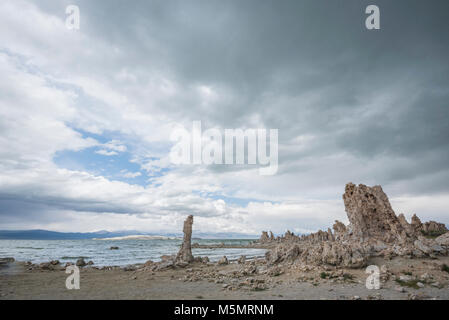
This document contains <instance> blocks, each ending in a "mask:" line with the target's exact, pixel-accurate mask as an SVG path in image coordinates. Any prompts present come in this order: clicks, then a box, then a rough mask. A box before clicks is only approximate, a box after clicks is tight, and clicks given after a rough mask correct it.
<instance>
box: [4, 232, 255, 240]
mask: <svg viewBox="0 0 449 320" xmlns="http://www.w3.org/2000/svg"><path fill="white" fill-rule="evenodd" d="M133 235H141V236H153V237H155V236H161V237H167V238H177V237H182V234H181V233H149V232H140V231H136V230H132V231H97V232H57V231H48V230H0V240H83V239H94V238H96V239H101V238H117V237H128V236H133ZM193 238H197V239H198V238H200V239H256V238H258V236H256V235H248V234H241V233H237V232H229V233H227V232H220V233H207V232H197V233H195V232H194V234H193Z"/></svg>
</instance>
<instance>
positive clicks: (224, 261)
mask: <svg viewBox="0 0 449 320" xmlns="http://www.w3.org/2000/svg"><path fill="white" fill-rule="evenodd" d="M217 264H219V265H225V264H229V261H228V258H227V257H226V256H223V258H221V259H220V260H218V262H217Z"/></svg>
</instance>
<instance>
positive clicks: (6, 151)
mask: <svg viewBox="0 0 449 320" xmlns="http://www.w3.org/2000/svg"><path fill="white" fill-rule="evenodd" d="M370 4H375V5H377V6H378V7H379V9H380V30H367V29H366V27H365V19H366V18H367V14H365V9H366V7H367V6H368V5H370ZM68 5H77V6H78V7H79V10H80V28H79V30H73V29H72V30H71V29H68V28H67V27H66V18H67V14H66V7H67V6H68ZM448 21H449V3H448V2H447V1H446V0H441V1H439V0H435V1H431V2H428V1H412V0H395V1H385V0H370V1H365V0H345V1H330V0H326V1H325V0H292V1H290V0H282V1H266V0H246V1H240V0H226V1H222V0H207V1H206V0H187V1H186V0H182V1H181V0H170V1H166V0H163V1H162V0H150V1H143V0H134V1H131V2H129V1H123V0H108V1H106V0H95V1H92V0H70V1H66V0H63V1H60V0H58V1H56V0H39V1H31V0H29V1H25V0H2V1H1V2H0V75H1V76H0V229H46V230H53V231H66V232H67V231H76V232H90V231H98V230H109V231H117V230H138V231H145V232H155V233H161V234H162V233H164V232H166V233H168V232H179V231H180V230H182V222H183V220H184V219H185V217H186V216H187V215H189V214H193V215H194V216H195V222H194V231H195V230H196V231H200V232H211V233H213V232H238V233H245V234H260V232H261V231H262V230H272V231H273V232H274V233H275V234H281V233H284V232H285V231H286V230H291V231H293V232H295V233H307V232H313V231H316V230H318V229H323V228H324V229H327V227H329V226H331V225H332V224H333V222H334V221H335V220H337V219H338V220H340V221H343V222H345V223H347V222H348V221H347V218H346V214H345V210H344V205H343V201H342V198H341V196H342V194H343V192H344V187H345V184H346V183H348V182H353V183H356V184H359V183H363V184H366V185H381V186H382V187H383V190H384V191H385V192H386V193H387V195H388V196H389V198H390V201H391V203H392V206H393V208H394V210H395V211H396V213H397V214H399V213H404V214H405V215H406V217H408V218H410V217H411V215H412V214H414V213H416V214H417V215H418V216H420V217H421V219H422V220H424V221H427V220H436V221H439V222H444V223H446V224H449V211H448V207H449V161H448V159H449V105H448V101H449V59H448V57H449V41H448V40H447V39H448V35H449V24H448ZM193 121H201V123H202V126H203V127H204V128H217V129H218V130H224V129H227V128H242V129H248V128H265V129H278V132H279V143H278V145H279V152H278V159H279V167H278V171H277V173H276V174H274V175H270V176H264V175H260V174H259V171H258V167H257V166H254V165H204V164H199V165H174V164H173V163H171V161H170V157H169V154H170V150H171V149H172V148H173V145H174V142H173V141H171V140H170V135H171V133H172V132H173V130H174V128H176V127H177V126H180V125H181V126H184V127H186V128H191V126H192V123H193Z"/></svg>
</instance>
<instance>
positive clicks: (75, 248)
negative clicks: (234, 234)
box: [0, 239, 266, 266]
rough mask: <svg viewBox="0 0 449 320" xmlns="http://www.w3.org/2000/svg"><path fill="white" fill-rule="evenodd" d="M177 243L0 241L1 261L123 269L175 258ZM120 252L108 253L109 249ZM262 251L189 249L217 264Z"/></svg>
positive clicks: (170, 240) (235, 242)
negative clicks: (82, 262)
mask: <svg viewBox="0 0 449 320" xmlns="http://www.w3.org/2000/svg"><path fill="white" fill-rule="evenodd" d="M250 241H251V240H234V239H232V240H230V239H226V240H205V239H202V240H199V239H195V240H193V241H192V243H199V244H208V245H211V244H219V243H225V244H247V243H249V242H250ZM181 242H182V241H181V240H180V239H167V240H165V239H164V240H159V239H158V240H154V239H152V240H0V257H2V258H3V257H13V258H15V259H16V260H17V261H31V262H33V263H40V262H48V261H51V260H59V261H60V262H64V263H65V262H75V261H76V260H77V259H78V258H80V257H83V258H84V259H85V260H86V262H87V261H89V260H92V261H93V262H94V263H95V265H97V266H125V265H128V264H135V263H144V262H146V261H147V260H153V261H160V256H161V255H171V254H176V253H177V252H178V250H179V247H180V245H181ZM112 246H116V247H119V250H110V247H112ZM265 251H266V250H265V249H228V248H217V249H192V253H193V255H194V256H208V257H209V259H210V260H211V261H217V260H218V259H220V258H221V257H222V256H224V255H225V256H227V257H228V259H237V258H238V257H240V256H241V255H246V256H247V257H255V256H263V255H264V254H265Z"/></svg>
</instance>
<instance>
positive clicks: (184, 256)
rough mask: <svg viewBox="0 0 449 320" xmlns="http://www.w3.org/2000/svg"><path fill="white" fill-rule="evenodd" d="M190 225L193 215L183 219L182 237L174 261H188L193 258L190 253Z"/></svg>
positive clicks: (191, 260)
mask: <svg viewBox="0 0 449 320" xmlns="http://www.w3.org/2000/svg"><path fill="white" fill-rule="evenodd" d="M192 225H193V216H192V215H190V216H188V217H187V219H186V220H185V221H184V228H183V232H184V238H183V241H182V245H181V249H179V252H178V255H177V256H176V262H183V263H190V262H193V260H194V259H193V255H192Z"/></svg>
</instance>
